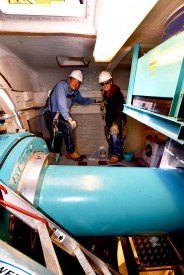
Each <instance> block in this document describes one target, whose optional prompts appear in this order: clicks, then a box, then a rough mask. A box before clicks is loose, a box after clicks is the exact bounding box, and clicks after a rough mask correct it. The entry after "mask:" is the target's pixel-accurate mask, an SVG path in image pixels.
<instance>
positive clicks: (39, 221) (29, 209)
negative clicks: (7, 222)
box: [0, 181, 121, 275]
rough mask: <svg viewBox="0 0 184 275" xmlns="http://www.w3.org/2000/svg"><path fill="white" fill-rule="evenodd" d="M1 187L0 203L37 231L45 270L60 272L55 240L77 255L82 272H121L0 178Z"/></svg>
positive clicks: (117, 273)
mask: <svg viewBox="0 0 184 275" xmlns="http://www.w3.org/2000/svg"><path fill="white" fill-rule="evenodd" d="M0 190H1V191H0V198H2V199H0V204H1V205H2V206H4V207H5V208H6V209H7V210H8V211H9V212H11V213H12V214H13V215H14V216H16V217H17V218H19V219H20V220H22V221H23V222H24V223H26V224H27V225H28V226H30V227H31V228H32V229H34V230H37V231H38V233H39V237H40V241H41V246H42V250H43V256H44V259H45V263H46V267H47V269H48V270H50V271H51V272H53V273H55V274H57V275H62V274H63V272H62V270H61V267H60V264H59V261H58V259H57V255H56V253H55V250H54V247H53V243H54V244H55V245H57V246H58V247H59V248H61V249H63V250H64V251H66V252H67V253H69V254H70V255H72V256H74V257H76V258H77V259H78V261H79V263H80V265H81V267H82V268H83V270H84V273H85V274H88V275H95V274H101V275H102V274H104V275H110V274H115V275H121V274H120V273H119V272H117V271H116V270H114V268H112V267H111V266H110V265H108V264H107V263H105V262H103V261H102V260H101V259H100V258H98V257H97V256H96V255H94V254H93V253H92V252H90V251H89V250H88V249H86V248H85V247H84V246H82V245H81V244H80V243H79V242H78V241H76V240H75V239H74V238H73V237H71V236H70V235H69V234H68V233H67V232H65V231H64V230H63V229H61V228H60V227H59V226H58V225H56V224H54V223H53V222H52V221H51V220H49V219H48V218H47V217H46V216H45V215H43V214H42V213H40V212H39V211H38V210H37V209H35V208H34V206H33V205H31V204H30V203H29V202H27V201H26V200H25V199H24V198H23V197H21V195H18V194H17V193H15V192H14V191H13V190H12V189H10V188H9V187H8V186H6V185H5V184H4V183H3V182H2V181H0ZM12 202H13V204H12Z"/></svg>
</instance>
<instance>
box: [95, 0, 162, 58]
mask: <svg viewBox="0 0 184 275" xmlns="http://www.w3.org/2000/svg"><path fill="white" fill-rule="evenodd" d="M157 1H158V0H149V1H148V0H139V1H137V0H128V1H125V0H116V1H112V0H98V1H97V7H96V14H95V25H96V32H97V39H96V44H95V49H94V53H93V55H94V58H95V61H96V62H109V61H111V59H112V58H113V57H114V56H115V54H116V53H117V52H118V51H119V49H120V48H121V47H122V46H123V44H124V43H125V42H126V40H127V39H128V38H129V37H130V35H131V34H132V33H133V32H134V30H135V29H136V28H137V27H138V25H139V24H140V23H141V21H142V20H143V19H144V18H145V16H146V15H147V14H148V13H149V11H150V10H151V9H152V8H153V6H154V5H155V4H156V2H157ZM153 23H154V22H153Z"/></svg>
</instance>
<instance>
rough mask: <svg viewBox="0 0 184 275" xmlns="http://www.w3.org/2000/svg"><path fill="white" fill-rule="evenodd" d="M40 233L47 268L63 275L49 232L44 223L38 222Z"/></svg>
mask: <svg viewBox="0 0 184 275" xmlns="http://www.w3.org/2000/svg"><path fill="white" fill-rule="evenodd" d="M38 233H39V237H40V241H41V245H42V250H43V254H44V259H45V263H46V266H47V268H48V269H49V270H50V271H52V272H54V273H56V274H58V275H63V272H62V270H61V268H60V265H59V262H58V259H57V256H56V253H55V250H54V248H53V245H52V242H51V239H50V236H49V233H48V230H47V228H46V225H45V224H44V223H42V222H38Z"/></svg>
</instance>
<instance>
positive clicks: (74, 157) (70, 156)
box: [65, 151, 82, 161]
mask: <svg viewBox="0 0 184 275" xmlns="http://www.w3.org/2000/svg"><path fill="white" fill-rule="evenodd" d="M65 157H66V158H67V159H72V160H78V161H79V160H81V159H82V158H81V155H80V154H79V153H78V152H75V151H74V152H73V153H67V154H66V155H65Z"/></svg>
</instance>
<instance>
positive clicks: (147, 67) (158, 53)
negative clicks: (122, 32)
mask: <svg viewBox="0 0 184 275" xmlns="http://www.w3.org/2000/svg"><path fill="white" fill-rule="evenodd" d="M183 49H184V32H182V33H180V34H179V35H176V36H173V37H172V38H170V39H168V40H167V41H165V42H164V43H162V44H160V45H159V46H157V47H156V48H154V49H153V50H151V51H149V52H148V53H147V54H145V55H144V56H143V57H141V58H139V61H138V65H137V73H136V79H135V85H134V91H133V95H141V96H154V97H165V98H167V97H169V98H173V97H174V96H175V93H177V94H178V93H179V92H180V91H179V89H177V86H178V81H179V76H180V70H181V68H182V62H183V57H184V50H183ZM153 55H154V56H155V58H154V59H153ZM153 65H155V67H154V66H153ZM154 68H155V69H154Z"/></svg>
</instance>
